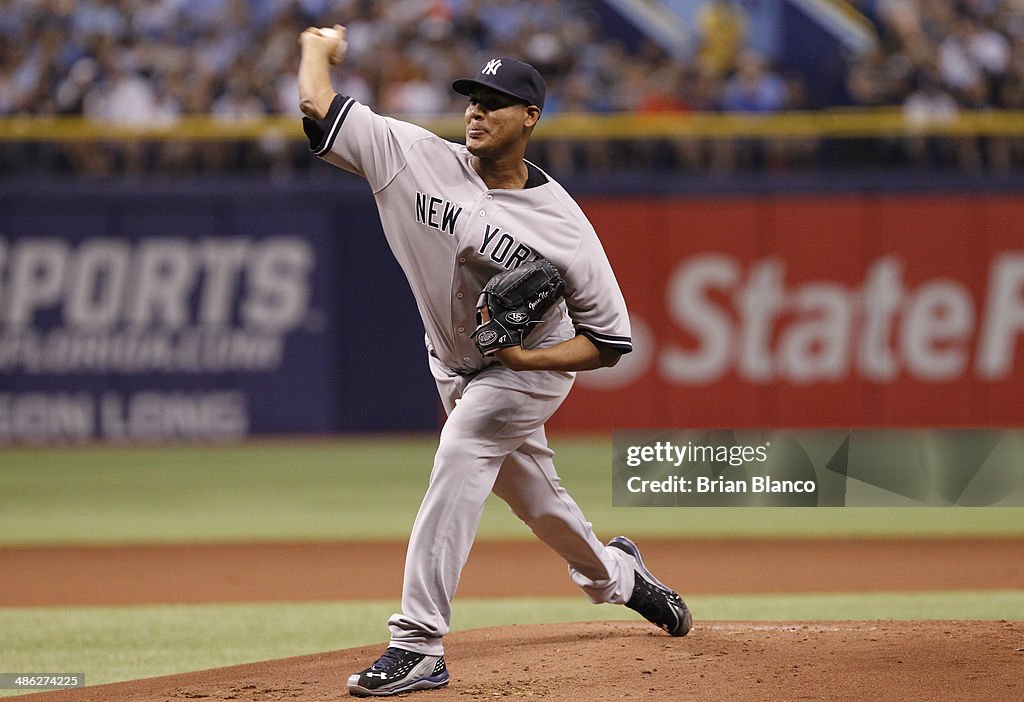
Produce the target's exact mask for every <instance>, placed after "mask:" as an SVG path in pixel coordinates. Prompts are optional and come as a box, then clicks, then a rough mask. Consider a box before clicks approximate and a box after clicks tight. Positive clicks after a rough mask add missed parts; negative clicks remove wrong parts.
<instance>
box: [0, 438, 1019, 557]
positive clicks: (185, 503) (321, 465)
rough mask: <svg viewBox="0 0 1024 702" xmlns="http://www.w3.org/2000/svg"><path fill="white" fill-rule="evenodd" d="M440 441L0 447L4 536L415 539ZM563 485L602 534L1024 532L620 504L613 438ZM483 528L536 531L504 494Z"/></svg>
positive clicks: (985, 516)
mask: <svg viewBox="0 0 1024 702" xmlns="http://www.w3.org/2000/svg"><path fill="white" fill-rule="evenodd" d="M435 446H436V439H435V438H434V437H394V436H380V437H359V438H343V439H332V440H309V441H301V440H291V439H289V440H278V441H267V440H260V441H254V442H249V443H243V444H238V445H227V446H195V445H185V446H159V447H138V446H131V447H129V446H125V447H109V446H88V447H68V448H39V449H33V448H17V449H15V448H5V449H0V544H4V545H15V544H73V543H93V544H97V543H99V544H116V543H146V542H252V541H282V540H289V541H293V540H354V539H359V540H363V539H399V540H402V539H405V538H406V537H407V535H408V533H409V529H410V526H411V524H412V520H413V517H414V516H415V513H416V509H417V507H418V505H419V501H420V499H421V498H422V495H423V491H424V489H425V488H426V484H427V478H428V475H429V472H430V466H431V462H432V458H433V452H434V448H435ZM552 446H553V447H554V448H555V450H556V452H557V455H556V462H557V465H558V469H559V472H560V474H561V476H562V481H563V484H564V485H565V486H566V487H567V488H568V489H569V491H570V493H571V494H572V495H573V496H574V497H575V499H576V500H577V502H579V503H580V506H581V507H582V508H583V510H584V512H585V514H586V515H587V517H588V518H589V519H590V520H591V521H592V522H593V523H594V524H595V527H596V528H597V529H598V531H599V533H602V534H608V535H611V534H612V532H615V533H619V532H623V533H629V534H633V535H635V536H683V537H717V536H738V537H742V536H758V537H772V536H804V537H834V536H947V535H950V536H954V535H961V536H968V535H975V536H978V535H992V536H995V535H1019V534H1024V508H934V507H894V508H863V507H861V508H817V509H813V508H718V509H708V508H705V509H692V508H691V509H684V508H672V507H662V508H624V507H612V506H611V445H610V440H607V439H557V438H556V439H554V440H552ZM480 537H481V538H485V539H486V538H533V536H532V534H530V532H529V531H528V530H527V529H526V528H525V527H523V525H522V524H521V523H520V522H519V521H518V520H517V519H516V518H515V517H514V515H512V513H511V512H510V511H509V510H508V508H507V507H505V505H504V504H502V503H501V502H500V501H498V500H497V499H496V498H493V497H492V498H491V502H490V503H489V505H488V508H487V510H486V513H485V516H484V521H483V523H482V525H481V529H480Z"/></svg>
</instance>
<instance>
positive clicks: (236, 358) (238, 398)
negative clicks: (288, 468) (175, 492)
mask: <svg viewBox="0 0 1024 702" xmlns="http://www.w3.org/2000/svg"><path fill="white" fill-rule="evenodd" d="M422 329H423V328H422V324H421V323H420V321H419V317H418V315H417V312H416V307H415V304H414V301H413V299H412V295H411V293H410V291H409V288H408V285H407V284H406V282H405V279H404V277H403V275H402V273H401V270H400V269H399V267H398V264H397V263H396V262H395V260H394V259H393V257H392V256H391V253H390V251H389V250H388V248H387V244H386V242H385V240H384V237H383V234H382V232H381V229H380V224H379V221H378V218H377V212H376V207H375V205H374V202H373V198H372V197H371V195H370V193H369V190H368V189H367V187H366V185H365V183H363V182H362V181H360V180H358V179H356V178H354V177H352V178H350V177H348V176H345V175H342V176H341V177H336V178H332V179H331V182H330V183H329V185H328V186H321V187H318V188H311V187H308V186H305V185H295V186H288V187H282V186H279V185H272V184H269V183H266V182H258V181H254V180H246V181H232V182H209V181H202V182H194V183H190V184H182V183H176V182H165V183H153V182H138V183H118V184H109V185H70V184H69V185H53V184H49V185H47V186H46V187H45V188H39V187H34V186H29V185H19V184H7V185H4V186H3V187H2V189H0V443H44V442H45V443H51V442H61V441H79V440H95V439H101V440H108V441H119V440H132V441H140V440H141V441H149V440H191V439H197V440H218V439H221V440H230V439H234V438H238V437H241V436H244V435H248V434H265V433H298V432H301V433H307V432H327V431H387V430H403V431H417V430H433V429H436V427H437V426H438V416H439V415H438V412H439V405H438V403H437V400H436V393H435V391H434V388H433V382H432V380H431V379H430V375H429V372H428V370H427V364H426V359H425V354H424V351H423V330H422Z"/></svg>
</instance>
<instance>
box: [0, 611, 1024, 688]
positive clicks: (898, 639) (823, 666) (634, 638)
mask: <svg viewBox="0 0 1024 702" xmlns="http://www.w3.org/2000/svg"><path fill="white" fill-rule="evenodd" d="M446 642H447V643H446V646H447V656H448V662H449V669H450V670H451V673H452V682H451V685H450V686H449V687H447V688H445V689H443V690H434V691H429V692H417V693H414V694H413V695H412V697H409V696H403V697H402V699H414V700H422V702H450V701H454V700H460V701H464V702H465V701H469V700H494V699H505V700H524V699H525V700H530V699H543V700H550V701H552V702H578V701H583V700H595V701H597V702H603V701H604V700H624V699H629V700H657V701H658V702H662V701H673V702H674V701H675V700H709V701H714V702H719V701H720V700H738V701H744V700H751V701H753V700H756V701H757V702H762V701H763V700H878V701H882V702H888V701H893V702H895V701H899V702H905V701H907V700H922V701H924V700H927V701H928V702H932V701H934V700H958V701H967V700H978V701H979V702H982V701H984V702H990V701H992V700H1010V699H1022V698H1024V676H1022V675H1021V671H1022V670H1024V628H1022V625H1021V623H1020V622H953V621H948V622H934V621H929V622H797V623H770V624H769V623H764V622H760V623H745V622H702V623H698V624H697V626H696V627H695V629H694V631H693V632H692V633H691V634H690V636H687V637H685V638H681V639H674V638H671V637H668V636H665V635H664V634H662V633H661V632H659V631H658V630H656V629H654V628H652V627H651V626H649V625H647V624H645V623H643V622H639V623H635V624H634V623H621V622H614V623H613V622H604V623H590V624H547V625H540V626H513V627H503V628H494V629H480V630H476V631H468V632H463V633H456V634H453V635H451V636H450V637H449V638H448V639H446ZM380 651H381V649H380V646H368V647H362V648H357V649H349V650H345V651H335V652H331V653H324V654H318V655H313V656H302V657H298V658H287V659H283V660H277V661H268V662H263V663H254V664H249V665H241V666H233V667H230V668H219V669H215V670H207V671H200V672H196V673H187V674H183V675H173V676H165V677H159V678H150V679H146V680H137V681H132V682H126V683H118V684H115V685H102V686H97V687H92V688H85V689H82V690H71V691H64V692H59V693H43V694H37V695H31V696H30V697H28V696H23V697H18V698H11V699H22V700H28V699H31V700H32V702H50V701H53V702H143V701H145V702H172V701H174V702H180V701H181V700H204V701H210V702H213V701H215V700H237V701H243V702H245V701H254V702H255V701H263V700H339V699H346V698H347V697H346V695H345V692H344V690H345V686H344V685H345V678H346V677H347V676H348V674H349V673H350V672H354V671H356V670H358V669H360V668H362V667H364V666H365V665H367V664H368V662H370V661H371V660H372V659H373V658H375V657H376V656H377V655H379V653H380Z"/></svg>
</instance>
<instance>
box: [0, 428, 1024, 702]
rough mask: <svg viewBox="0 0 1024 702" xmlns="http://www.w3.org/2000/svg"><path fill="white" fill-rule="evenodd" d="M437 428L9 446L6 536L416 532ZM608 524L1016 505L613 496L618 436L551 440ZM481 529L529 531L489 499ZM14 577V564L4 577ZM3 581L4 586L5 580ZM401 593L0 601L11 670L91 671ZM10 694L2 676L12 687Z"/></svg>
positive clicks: (781, 608)
mask: <svg viewBox="0 0 1024 702" xmlns="http://www.w3.org/2000/svg"><path fill="white" fill-rule="evenodd" d="M434 442H435V439H434V438H432V437H431V438H419V437H404V438H396V437H368V438H353V439H343V440H330V441H327V440H324V441H308V442H303V441H296V440H287V441H284V440H283V441H259V442H252V443H247V444H242V445H232V446H176V447H91V446H90V447H69V448H56V449H53V448H47V449H43V448H39V449H0V545H3V546H18V545H40V544H120V543H152V542H233V541H235V542H253V541H280V540H324V539H330V540H345V539H404V538H405V537H406V536H407V534H408V531H409V527H410V525H411V523H412V519H413V516H414V515H415V511H416V507H417V505H418V503H419V500H420V497H421V496H422V493H423V490H424V487H425V485H426V481H427V476H428V474H429V470H430V464H431V458H432V454H433V450H434V445H435V444H434ZM552 444H553V446H554V448H555V449H556V451H557V452H558V455H557V457H556V460H557V462H558V465H559V470H560V472H561V474H562V477H563V482H564V484H565V485H566V487H567V488H568V489H569V490H570V492H571V493H572V494H573V495H574V497H575V498H576V499H577V501H578V502H579V503H580V505H581V506H582V507H583V509H584V512H585V513H586V514H587V515H588V518H589V519H591V520H592V521H593V522H594V523H595V525H596V526H597V527H598V529H599V532H601V533H611V532H612V531H615V532H625V533H630V534H634V535H638V536H679V537H721V536H756V537H761V538H770V537H781V536H787V537H807V538H837V537H846V536H883V537H885V536H891V537H901V536H921V537H937V536H958V535H960V536H962V535H975V536H982V535H989V536H1007V535H1021V534H1024V509H1022V508H927V507H922V508H916V507H913V508H912V507H902V508H870V509H869V508H845V509H844V508H827V509H826V508H821V509H807V508H804V509H796V508H794V509H782V508H749V509H739V508H719V509H679V508H647V509H644V508H615V507H612V506H611V453H610V451H611V446H610V441H605V440H588V439H573V440H569V439H562V440H558V439H556V440H553V442H552ZM480 534H481V538H484V539H486V538H533V537H532V535H530V534H529V532H528V531H527V530H526V529H525V527H523V526H522V525H521V524H520V523H519V522H518V521H517V520H516V519H515V517H514V516H513V515H512V514H511V513H510V511H509V510H508V509H507V508H506V507H505V506H504V505H502V504H501V503H499V502H498V501H496V500H494V501H493V504H489V505H488V509H487V512H486V515H485V518H484V522H483V525H482V527H481V532H480ZM0 583H2V579H0ZM0 587H2V584H0ZM690 604H691V606H692V607H693V608H694V610H695V611H696V612H697V613H698V618H699V619H702V620H711V619H735V620H747V619H755V620H789V619H816V620H829V619H930V618H948V617H949V613H950V612H951V611H956V612H957V616H958V618H964V619H970V618H974V619H1024V592H1021V591H1012V592H999V591H995V592H971V593H964V592H957V593H941V592H939V593H935V592H929V593H921V594H914V593H910V594H907V593H902V594H893V593H881V594H879V593H875V594H869V595H863V594H856V595H835V594H829V595H814V596H808V595H806V594H801V595H791V596H787V595H773V596H728V597H726V596H722V597H708V596H705V597H695V598H692V599H691V601H690ZM396 606H397V603H394V602H359V603H347V602H324V603H294V604H288V603H285V604H261V603H253V604H245V605H237V604H235V605H196V606H134V607H83V608H71V609H68V608H47V607H42V608H0V672H44V671H48V672H58V671H60V672H84V673H85V674H86V676H87V680H88V681H89V683H90V684H97V683H101V682H111V681H116V680H124V679H131V678H137V677H145V676H151V675H159V674H168V673H173V672H180V671H186V670H196V669H200V668H209V667H216V666H221V665H229V664H235V663H242V662H248V661H254V660H263V659H269V658H278V657H283V656H291V655H300V654H304V653H311V652H314V651H321V650H329V649H337V648H345V647H348V646H355V645H361V644H368V643H375V642H378V643H379V642H381V641H382V640H384V638H385V636H386V630H385V627H384V621H385V619H386V618H387V616H388V615H389V614H390V613H391V612H392V611H394V610H395V608H396ZM620 618H629V619H633V618H634V615H633V614H632V613H631V612H628V611H625V610H623V609H622V608H615V607H608V606H602V607H594V606H592V605H589V604H588V603H586V602H585V601H584V600H583V599H582V598H566V599H559V598H556V599H527V598H523V599H514V600H471V599H467V600H464V601H459V602H458V606H457V608H456V621H455V622H454V628H455V629H456V630H460V629H461V630H465V629H472V628H476V627H480V626H498V625H502V624H509V623H516V622H517V623H524V624H525V623H540V622H552V621H579V620H605V619H620ZM4 694H14V692H13V691H0V695H4Z"/></svg>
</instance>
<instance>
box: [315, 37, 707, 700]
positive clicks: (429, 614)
mask: <svg viewBox="0 0 1024 702" xmlns="http://www.w3.org/2000/svg"><path fill="white" fill-rule="evenodd" d="M345 31H346V30H345V28H344V27H341V26H339V25H335V26H334V27H333V28H309V29H307V30H306V31H304V32H303V33H302V35H301V36H300V39H299V44H300V47H301V61H300V65H299V93H300V105H301V108H302V111H303V113H304V114H305V115H306V117H305V118H304V119H303V126H304V129H305V131H306V134H307V136H308V137H309V142H310V148H311V149H312V151H313V153H314V154H316V155H317V156H318V157H320V158H322V159H323V160H325V161H327V162H328V163H331V164H333V165H335V166H338V167H339V168H342V169H344V170H347V171H350V172H352V173H355V174H357V175H359V176H361V177H363V178H365V179H366V181H367V182H368V183H369V185H370V188H371V190H372V191H373V195H374V197H375V198H376V202H377V207H378V210H379V212H380V219H381V223H382V225H383V229H384V234H385V236H386V237H387V240H388V243H389V245H390V247H391V250H392V251H393V253H394V255H395V258H396V259H397V260H398V263H399V264H400V265H401V267H402V270H403V271H404V272H405V274H406V276H407V277H408V279H409V284H410V286H411V288H412V292H413V295H414V297H415V299H416V304H417V306H418V308H419V312H420V315H421V317H422V319H423V326H424V329H425V331H426V352H427V354H428V355H429V362H430V369H431V372H432V373H433V376H434V379H435V381H436V384H437V388H438V392H439V393H440V395H441V399H442V402H443V404H444V408H445V410H446V412H447V413H448V418H447V421H446V422H445V424H444V428H443V429H442V430H441V436H440V442H439V445H438V449H437V453H436V455H435V457H434V464H433V469H432V471H431V473H430V481H429V485H428V487H427V491H426V494H425V495H424V497H423V502H422V504H421V506H420V509H419V512H418V514H417V516H416V521H415V523H414V525H413V528H412V534H411V536H410V538H409V547H408V552H407V555H406V562H405V577H404V583H403V590H402V611H401V612H398V613H396V614H394V615H393V616H392V617H391V618H390V620H389V621H388V626H389V628H390V632H391V641H390V643H389V645H388V647H387V649H386V650H385V651H384V653H383V655H382V656H381V657H380V658H379V659H378V660H377V661H376V662H374V663H373V664H372V665H371V666H370V667H369V668H367V669H365V670H363V671H361V672H359V673H355V674H353V675H352V676H351V677H349V679H348V691H349V693H350V694H352V695H354V696H359V697H363V696H388V695H393V694H396V693H400V692H410V691H414V690H425V689H431V688H438V687H443V686H445V685H447V684H448V681H449V674H448V669H447V667H446V665H445V659H444V648H443V643H442V641H443V637H444V636H445V634H447V633H448V630H449V624H450V621H451V603H452V597H453V596H454V595H455V590H456V588H457V586H458V584H459V576H460V574H461V572H462V568H463V566H464V565H465V562H466V559H467V557H468V555H469V551H470V547H471V546H472V544H473V540H474V538H475V536H476V531H477V526H478V524H479V522H480V517H481V514H482V512H483V507H484V501H485V499H486V498H487V496H488V494H489V493H490V492H492V491H493V492H494V493H495V494H496V495H498V496H499V497H500V498H502V499H503V500H504V501H505V502H507V503H508V505H509V506H510V507H511V508H512V510H513V511H514V512H515V513H516V515H518V516H519V517H520V518H521V519H522V520H523V521H524V522H525V523H526V524H527V525H528V526H529V527H530V528H531V529H532V530H533V532H534V533H535V534H536V535H537V537H538V538H540V539H541V540H542V541H543V542H544V543H546V544H548V545H549V546H550V547H551V548H552V549H554V550H555V551H556V552H557V553H558V554H559V555H560V556H561V557H562V558H564V559H565V561H566V563H567V564H568V568H569V575H570V577H571V578H572V581H573V582H574V583H576V585H578V586H579V587H580V588H581V589H582V590H583V592H584V593H585V594H586V596H587V597H589V598H590V600H591V601H593V602H595V603H599V602H610V603H616V604H624V605H626V606H627V607H630V608H631V609H633V610H635V611H637V612H638V613H639V614H641V615H642V616H644V617H645V618H647V619H648V620H650V621H651V622H653V623H654V624H656V625H657V626H659V627H661V628H662V629H664V630H665V631H667V632H668V633H669V634H671V635H673V636H684V635H685V634H686V633H687V632H688V631H689V630H690V626H691V616H690V612H689V611H688V610H687V608H686V605H685V604H684V603H683V600H682V599H681V598H680V597H679V595H678V594H676V593H675V592H674V591H673V590H672V589H671V588H669V587H667V586H666V585H664V584H662V583H661V582H659V581H658V580H657V579H656V578H655V577H654V576H653V575H652V574H651V572H650V571H649V570H648V569H647V567H646V565H645V564H644V562H643V559H642V558H641V556H640V552H639V550H638V549H637V547H636V544H634V543H633V542H632V541H630V540H629V539H627V538H626V537H621V536H620V537H616V538H614V539H612V540H611V541H610V542H608V544H607V545H606V544H603V543H602V542H601V541H600V540H599V539H598V538H597V536H595V534H594V531H593V529H592V528H591V525H590V523H589V522H587V520H586V518H585V517H584V516H583V514H582V512H581V511H580V508H579V507H578V506H577V505H576V503H575V502H574V501H573V499H572V498H571V497H570V496H569V494H568V493H567V492H566V491H565V489H564V488H563V487H562V486H561V484H560V482H559V478H558V474H557V473H556V471H555V466H554V463H553V461H552V455H553V453H552V451H551V449H549V448H548V444H547V438H546V436H545V434H544V423H545V422H546V421H547V419H548V418H549V417H550V416H551V415H552V414H553V413H554V412H555V410H557V409H558V406H559V405H560V404H561V403H562V401H563V400H564V399H565V397H566V395H567V394H568V393H569V389H570V388H571V387H572V383H573V380H574V378H575V373H576V371H584V370H589V369H594V368H601V367H604V366H611V365H614V364H615V363H616V362H617V361H618V359H619V357H620V355H621V354H624V353H628V352H630V351H631V350H632V342H631V339H630V328H629V318H628V315H627V312H626V304H625V301H624V300H623V296H622V293H621V292H620V290H619V286H618V283H617V282H616V279H615V275H614V273H613V272H612V268H611V266H610V265H609V262H608V258H607V257H606V256H605V253H604V250H603V248H602V247H601V242H600V241H599V240H598V238H597V235H596V234H595V232H594V229H593V227H592V226H591V225H590V223H589V222H588V220H587V218H586V216H585V215H584V214H583V212H582V210H581V209H580V208H579V206H578V205H577V204H576V203H575V201H573V199H572V198H571V197H570V196H569V195H568V193H566V191H565V190H564V189H563V188H562V187H561V186H560V185H559V184H558V183H557V182H555V181H554V179H552V178H551V176H549V175H548V174H546V173H544V172H543V171H542V170H541V169H540V168H538V167H537V166H535V165H533V164H532V163H530V162H529V161H526V160H525V159H524V155H525V153H526V145H527V142H528V141H529V139H530V136H531V134H532V132H533V130H534V127H535V126H536V125H537V121H538V120H539V119H540V117H541V114H542V112H543V109H544V96H545V85H544V80H543V79H542V78H541V76H540V74H539V73H538V72H537V71H536V70H535V69H534V68H533V67H532V66H530V65H528V64H526V63H523V62H521V61H517V60H516V59H513V58H509V57H505V56H501V57H495V58H492V59H490V60H489V61H487V62H486V63H485V64H484V65H483V66H482V67H481V69H480V70H479V72H478V73H477V74H476V75H474V76H471V77H468V78H465V79H462V80H457V81H455V82H454V83H453V84H452V88H453V89H454V90H455V91H456V92H458V93H461V94H463V95H465V96H467V98H468V102H467V105H466V112H465V125H466V143H465V145H462V144H456V143H452V142H449V141H446V140H444V139H441V138H440V137H438V136H436V135H434V134H432V133H430V132H428V131H426V130H424V129H422V128H420V127H418V126H415V125H412V124H408V123H406V122H402V121H398V120H395V119H391V118H388V117H383V116H380V115H377V114H375V113H374V112H373V111H372V110H371V109H370V108H369V107H367V106H366V105H362V104H360V103H358V102H356V101H355V100H353V99H352V98H349V97H346V96H344V95H337V94H335V92H334V90H333V88H332V87H331V82H330V65H331V64H332V63H339V62H341V61H342V60H343V58H344V52H345V46H346V44H345Z"/></svg>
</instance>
